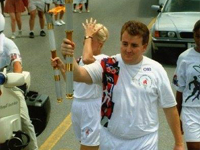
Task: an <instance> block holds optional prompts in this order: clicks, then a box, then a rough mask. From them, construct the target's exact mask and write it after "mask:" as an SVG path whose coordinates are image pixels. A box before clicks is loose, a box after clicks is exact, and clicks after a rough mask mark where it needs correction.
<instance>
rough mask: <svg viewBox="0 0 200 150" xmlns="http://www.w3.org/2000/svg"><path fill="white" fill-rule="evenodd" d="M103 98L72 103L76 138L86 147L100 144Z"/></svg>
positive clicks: (77, 100) (75, 100)
mask: <svg viewBox="0 0 200 150" xmlns="http://www.w3.org/2000/svg"><path fill="white" fill-rule="evenodd" d="M100 109H101V98H98V99H90V100H82V99H75V98H74V100H73V103H72V110H71V112H72V126H73V129H74V133H75V136H76V138H77V139H78V140H79V141H80V142H81V144H82V145H85V146H97V145H99V144H100V119H101V117H100Z"/></svg>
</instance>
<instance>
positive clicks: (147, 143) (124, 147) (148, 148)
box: [100, 127, 158, 150]
mask: <svg viewBox="0 0 200 150" xmlns="http://www.w3.org/2000/svg"><path fill="white" fill-rule="evenodd" d="M100 149H101V150H158V131H156V132H153V133H150V134H148V135H145V136H143V137H141V138H137V139H133V140H127V139H122V138H118V137H116V136H114V135H113V134H111V133H110V132H108V131H107V129H106V128H104V127H101V136H100Z"/></svg>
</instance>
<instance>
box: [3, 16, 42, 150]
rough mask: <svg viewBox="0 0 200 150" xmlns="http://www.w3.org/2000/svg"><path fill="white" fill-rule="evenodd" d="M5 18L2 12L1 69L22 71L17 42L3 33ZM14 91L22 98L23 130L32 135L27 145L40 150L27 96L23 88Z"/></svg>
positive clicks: (34, 149)
mask: <svg viewBox="0 0 200 150" xmlns="http://www.w3.org/2000/svg"><path fill="white" fill-rule="evenodd" d="M4 24H5V19H4V17H3V15H2V14H1V13H0V71H2V70H3V68H7V71H8V72H16V73H22V64H21V63H22V62H21V56H20V52H19V49H18V47H17V46H16V44H15V43H14V42H13V41H12V40H10V39H8V38H7V37H5V35H4V34H3V30H4ZM13 91H14V92H15V94H16V95H18V97H19V98H20V117H21V122H22V131H23V132H25V133H27V134H28V135H29V137H30V142H29V144H28V146H27V148H28V150H38V145H37V139H36V134H35V130H34V126H33V124H32V123H31V120H30V117H29V114H28V108H27V105H26V101H25V97H24V94H23V92H22V90H21V89H19V88H18V87H14V88H13Z"/></svg>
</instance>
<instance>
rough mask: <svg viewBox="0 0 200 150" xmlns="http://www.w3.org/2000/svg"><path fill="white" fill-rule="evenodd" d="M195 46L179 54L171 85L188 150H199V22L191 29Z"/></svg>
mask: <svg viewBox="0 0 200 150" xmlns="http://www.w3.org/2000/svg"><path fill="white" fill-rule="evenodd" d="M193 35H194V41H195V44H196V46H195V47H192V48H189V49H187V50H186V51H184V52H183V53H181V54H180V56H179V58H178V60H177V68H176V71H175V74H174V78H173V84H174V85H175V88H176V90H177V92H176V101H177V108H178V111H179V115H181V121H182V127H183V133H184V137H185V141H186V144H187V148H188V150H199V149H200V20H198V21H197V22H196V23H195V25H194V28H193Z"/></svg>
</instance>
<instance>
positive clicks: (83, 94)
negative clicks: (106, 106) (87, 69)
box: [74, 54, 108, 99]
mask: <svg viewBox="0 0 200 150" xmlns="http://www.w3.org/2000/svg"><path fill="white" fill-rule="evenodd" d="M106 57H108V56H107V55H104V54H100V55H97V56H94V58H95V59H96V61H98V62H100V61H101V59H103V58H106ZM84 65H85V64H84V63H83V61H82V59H81V60H80V62H79V66H84ZM99 97H102V87H101V85H99V84H90V85H89V84H85V83H81V82H74V98H78V99H96V98H99Z"/></svg>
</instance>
